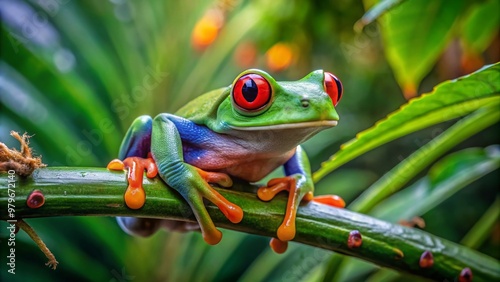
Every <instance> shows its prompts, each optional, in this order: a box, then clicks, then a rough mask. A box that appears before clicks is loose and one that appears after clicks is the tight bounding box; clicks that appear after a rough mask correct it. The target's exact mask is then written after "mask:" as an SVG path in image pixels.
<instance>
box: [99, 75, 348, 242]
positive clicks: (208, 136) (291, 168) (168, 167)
mask: <svg viewBox="0 0 500 282" xmlns="http://www.w3.org/2000/svg"><path fill="white" fill-rule="evenodd" d="M341 95H342V84H341V82H340V81H339V80H338V79H337V78H336V77H335V76H334V75H332V74H331V73H328V72H324V71H322V70H317V71H314V72H311V73H310V74H309V75H307V76H306V77H304V78H302V79H301V80H298V81H293V82H277V81H275V80H274V79H273V78H272V77H271V76H270V75H269V74H267V73H266V72H264V71H262V70H258V69H250V70H246V71H244V72H242V73H241V74H240V75H238V76H237V77H236V79H235V80H234V81H233V83H232V84H231V85H230V86H228V87H225V88H221V89H218V90H214V91H211V92H208V93H206V94H204V95H202V96H200V97H198V98H197V99H194V100H193V101H191V102H190V103H188V104H187V105H185V106H184V107H182V108H181V109H180V110H179V111H177V112H176V113H175V114H166V113H164V114H159V115H158V116H156V117H155V118H154V119H153V118H151V117H149V116H141V117H139V118H137V119H136V120H135V121H134V122H133V124H132V126H131V127H130V129H129V130H128V132H127V134H126V136H125V138H124V140H123V142H122V145H121V147H120V152H119V159H120V160H123V162H122V161H120V160H113V161H112V162H111V163H110V164H109V165H108V168H109V169H124V168H128V169H129V172H128V181H129V187H128V189H127V190H126V192H125V197H124V198H125V203H126V205H127V206H128V207H129V208H131V209H139V208H141V207H142V206H143V205H144V203H145V201H146V193H145V191H144V190H143V188H142V176H143V173H144V170H146V171H147V174H146V175H147V176H148V177H154V176H155V175H156V174H157V173H159V175H160V177H161V178H162V179H163V180H164V181H165V182H166V183H167V184H168V185H169V186H171V187H172V188H174V189H175V190H177V191H178V192H179V193H180V194H181V195H182V197H183V198H184V199H185V200H186V201H187V202H188V204H189V205H190V207H191V209H192V211H193V213H194V215H195V217H196V219H197V221H198V224H199V227H200V229H201V232H202V235H203V238H204V239H205V241H206V242H207V243H209V244H217V243H218V242H219V241H220V240H221V238H222V233H221V232H220V231H219V230H218V229H217V228H216V227H215V225H214V223H213V222H212V219H211V218H210V216H209V214H208V212H207V210H206V208H205V205H204V202H203V199H204V198H205V199H207V200H208V201H210V202H212V203H214V204H215V205H217V207H218V208H219V209H220V210H221V211H222V213H223V214H224V215H225V216H226V217H227V218H228V219H229V220H230V221H231V222H233V223H238V222H240V221H241V220H242V218H243V216H244V215H243V211H242V209H241V208H240V207H239V206H237V205H235V204H233V203H231V202H229V201H228V200H226V199H225V198H224V197H223V196H222V195H220V194H219V193H218V192H217V191H216V190H214V189H213V188H212V187H211V186H210V185H209V183H213V184H218V185H219V186H223V187H230V186H231V185H232V180H231V177H235V178H240V179H243V180H245V181H248V182H257V181H259V180H261V179H263V178H264V177H265V176H267V175H268V174H269V173H270V172H272V171H273V170H274V169H276V168H277V167H279V166H282V165H283V166H284V169H285V174H286V176H285V177H282V178H275V179H272V180H270V181H269V182H268V183H267V185H266V186H265V187H261V188H259V190H258V192H257V197H258V198H259V199H261V200H262V201H270V200H272V199H273V198H274V196H275V195H276V194H277V193H279V192H280V191H288V192H289V196H288V203H287V206H286V211H285V218H284V220H283V222H282V224H281V226H280V227H279V228H278V230H277V239H273V240H272V241H271V247H272V248H273V249H274V250H275V251H277V252H283V251H284V250H286V242H287V241H290V240H292V239H293V238H294V236H295V216H296V212H297V208H298V206H299V204H300V203H301V201H310V200H316V201H318V202H322V203H326V204H329V205H333V206H339V207H343V206H344V205H345V204H344V201H343V200H342V199H341V198H339V197H337V196H320V197H313V191H314V184H313V182H312V177H311V171H310V167H309V160H308V158H307V156H306V154H305V152H304V151H303V150H302V149H301V147H300V146H299V144H301V143H302V142H304V141H305V140H307V139H309V138H310V137H311V136H313V135H314V134H316V133H318V132H319V131H321V130H323V129H326V128H329V127H332V126H335V125H337V122H338V120H339V116H338V114H337V112H336V111H335V106H336V105H337V103H338V102H339V100H340V97H341ZM262 208H263V209H264V208H265V206H263V207H262ZM118 222H119V224H120V226H121V227H122V228H123V229H124V230H125V231H126V232H128V233H131V234H138V235H150V234H152V233H153V232H155V231H156V229H157V228H158V226H160V225H162V224H161V222H160V220H158V219H156V220H153V219H145V218H123V217H122V218H118ZM168 225H169V226H170V227H172V228H173V229H175V228H176V227H177V228H179V226H181V225H182V224H181V223H179V224H178V225H175V224H172V222H170V223H169V224H168ZM180 229H182V227H181V228H180Z"/></svg>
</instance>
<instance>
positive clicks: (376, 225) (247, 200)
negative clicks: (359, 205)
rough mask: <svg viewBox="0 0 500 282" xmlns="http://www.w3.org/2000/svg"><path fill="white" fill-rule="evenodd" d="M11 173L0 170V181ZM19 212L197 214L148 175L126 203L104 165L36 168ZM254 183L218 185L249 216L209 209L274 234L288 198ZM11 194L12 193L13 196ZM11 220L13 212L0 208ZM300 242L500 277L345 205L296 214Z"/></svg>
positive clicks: (494, 268) (439, 242) (118, 175)
mask: <svg viewBox="0 0 500 282" xmlns="http://www.w3.org/2000/svg"><path fill="white" fill-rule="evenodd" d="M6 177H7V175H6V174H4V175H1V174H0V179H3V178H6ZM17 179H18V180H17V182H16V188H15V189H14V190H15V196H14V199H15V203H16V205H15V206H16V208H15V218H16V219H26V218H38V217H51V216H72V215H74V216H141V217H154V218H168V219H176V220H191V221H192V220H194V216H193V214H192V212H191V211H190V209H189V206H188V205H187V204H186V203H185V202H184V200H183V199H182V198H181V197H180V196H179V195H178V194H177V193H176V192H175V191H174V190H173V189H171V188H169V187H168V186H166V185H165V183H164V182H162V181H161V180H159V179H157V178H155V179H152V180H151V179H146V178H145V179H144V188H145V190H146V194H147V200H146V204H145V206H144V207H142V208H141V209H139V210H131V209H128V208H127V207H126V206H125V205H124V201H123V193H124V191H125V188H126V181H125V174H124V173H122V172H110V171H108V170H106V169H103V168H68V167H53V168H42V169H38V170H35V172H34V173H33V175H32V176H31V177H29V178H27V179H20V178H17ZM254 189H255V187H253V186H250V185H248V184H242V183H237V184H235V186H234V187H233V189H232V190H227V189H217V190H218V191H219V192H220V193H221V194H222V195H223V196H224V197H226V198H227V199H228V200H229V201H231V202H233V203H235V204H237V205H239V206H241V208H242V209H243V211H244V213H245V215H244V218H243V220H242V222H240V223H239V224H232V223H230V222H229V221H228V220H227V219H226V218H225V217H224V215H223V214H222V213H221V212H220V211H219V210H218V208H217V207H216V206H214V205H208V206H207V209H208V212H209V214H210V216H211V217H212V219H213V220H214V222H215V224H216V225H217V226H219V227H222V228H227V229H232V230H238V231H242V232H247V233H252V234H258V235H263V236H275V234H276V230H277V228H278V226H279V225H280V224H281V221H282V220H283V215H284V211H285V205H286V196H285V195H279V196H278V197H277V198H275V199H274V200H272V201H271V202H269V203H265V202H262V201H260V200H258V199H257V197H256V195H255V193H248V192H241V191H252V190H254ZM34 190H39V191H40V192H41V193H42V194H43V195H44V198H45V203H44V204H43V206H41V207H39V208H36V209H33V208H29V207H28V206H27V205H26V199H27V198H28V196H29V195H30V193H31V192H32V191H34ZM9 194H10V195H9ZM9 196H12V193H10V192H9V193H7V188H4V187H2V188H0V206H1V207H7V204H8V201H9ZM0 219H1V220H9V219H12V218H9V217H8V213H6V212H2V213H1V214H0ZM296 222H297V235H296V237H295V239H294V241H297V242H301V243H304V244H308V245H311V246H316V247H319V248H323V249H328V250H332V251H335V252H338V253H342V254H346V255H350V256H354V257H358V258H361V259H364V260H367V261H371V262H374V263H376V264H378V265H381V266H385V267H389V268H392V269H395V270H398V271H405V272H409V273H413V274H415V275H418V276H421V277H427V278H431V279H436V280H441V281H444V280H445V279H447V280H448V281H453V280H454V279H456V278H457V277H458V275H459V274H460V271H461V270H462V269H463V268H465V267H469V268H470V269H472V273H473V275H474V281H481V280H485V281H499V280H500V262H499V261H497V260H495V259H493V258H491V257H488V256H486V255H484V254H481V253H478V252H477V251H474V250H472V249H469V248H466V247H464V246H460V245H458V244H456V243H453V242H449V241H447V240H444V239H441V238H439V237H436V236H433V235H431V234H428V233H426V232H423V231H420V230H417V229H412V228H407V227H403V226H399V225H395V224H391V223H388V222H384V221H381V220H378V219H375V218H372V217H369V216H366V215H363V214H358V213H354V212H351V211H349V210H346V209H337V208H331V207H329V206H325V205H321V204H316V203H312V202H311V203H309V204H307V205H304V206H302V207H301V208H300V209H299V212H298V214H297V221H296ZM353 230H358V231H359V232H360V233H361V235H362V245H361V246H359V247H357V248H349V247H348V245H347V241H348V238H349V233H350V232H351V231H353ZM426 250H429V251H431V252H432V254H433V256H434V265H433V266H432V267H431V268H420V266H419V259H420V256H421V254H422V253H423V252H424V251H426Z"/></svg>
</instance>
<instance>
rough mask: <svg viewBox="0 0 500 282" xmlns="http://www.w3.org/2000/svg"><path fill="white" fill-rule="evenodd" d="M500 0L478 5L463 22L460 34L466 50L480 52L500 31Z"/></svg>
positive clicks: (491, 0)
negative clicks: (499, 30)
mask: <svg viewBox="0 0 500 282" xmlns="http://www.w3.org/2000/svg"><path fill="white" fill-rule="evenodd" d="M498 11H500V1H498V0H490V1H484V2H483V3H481V4H479V5H476V6H474V7H473V9H471V10H470V12H469V13H468V14H467V15H466V17H465V19H464V20H463V22H462V29H461V30H462V32H461V34H460V36H461V39H462V44H463V46H464V48H465V50H466V52H472V53H475V54H480V53H482V52H483V51H484V50H486V48H488V46H489V45H490V43H491V41H492V40H493V38H494V37H495V35H496V34H497V33H498V29H499V26H500V13H499V12H498Z"/></svg>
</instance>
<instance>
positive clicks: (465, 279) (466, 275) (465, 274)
mask: <svg viewBox="0 0 500 282" xmlns="http://www.w3.org/2000/svg"><path fill="white" fill-rule="evenodd" d="M470 281H472V270H470V268H468V267H466V268H464V269H462V271H461V272H460V276H458V282H470Z"/></svg>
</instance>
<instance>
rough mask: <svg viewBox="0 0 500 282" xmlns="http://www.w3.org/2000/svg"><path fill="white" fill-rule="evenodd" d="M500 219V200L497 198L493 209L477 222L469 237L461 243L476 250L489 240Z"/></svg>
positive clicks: (492, 206)
mask: <svg viewBox="0 0 500 282" xmlns="http://www.w3.org/2000/svg"><path fill="white" fill-rule="evenodd" d="M499 219H500V198H498V197H497V199H496V200H495V202H494V203H493V204H492V205H491V207H490V208H489V209H488V210H487V211H486V212H485V213H484V215H483V216H482V217H481V218H480V219H479V220H478V221H477V222H476V224H475V225H474V226H473V227H472V228H471V230H469V232H468V233H467V235H465V237H464V238H463V239H462V241H461V243H462V245H464V246H467V247H469V248H473V249H476V248H478V247H479V246H481V244H482V243H483V242H484V241H485V240H486V238H488V236H489V235H490V234H491V230H493V228H494V227H495V225H497V224H498V220H499Z"/></svg>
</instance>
